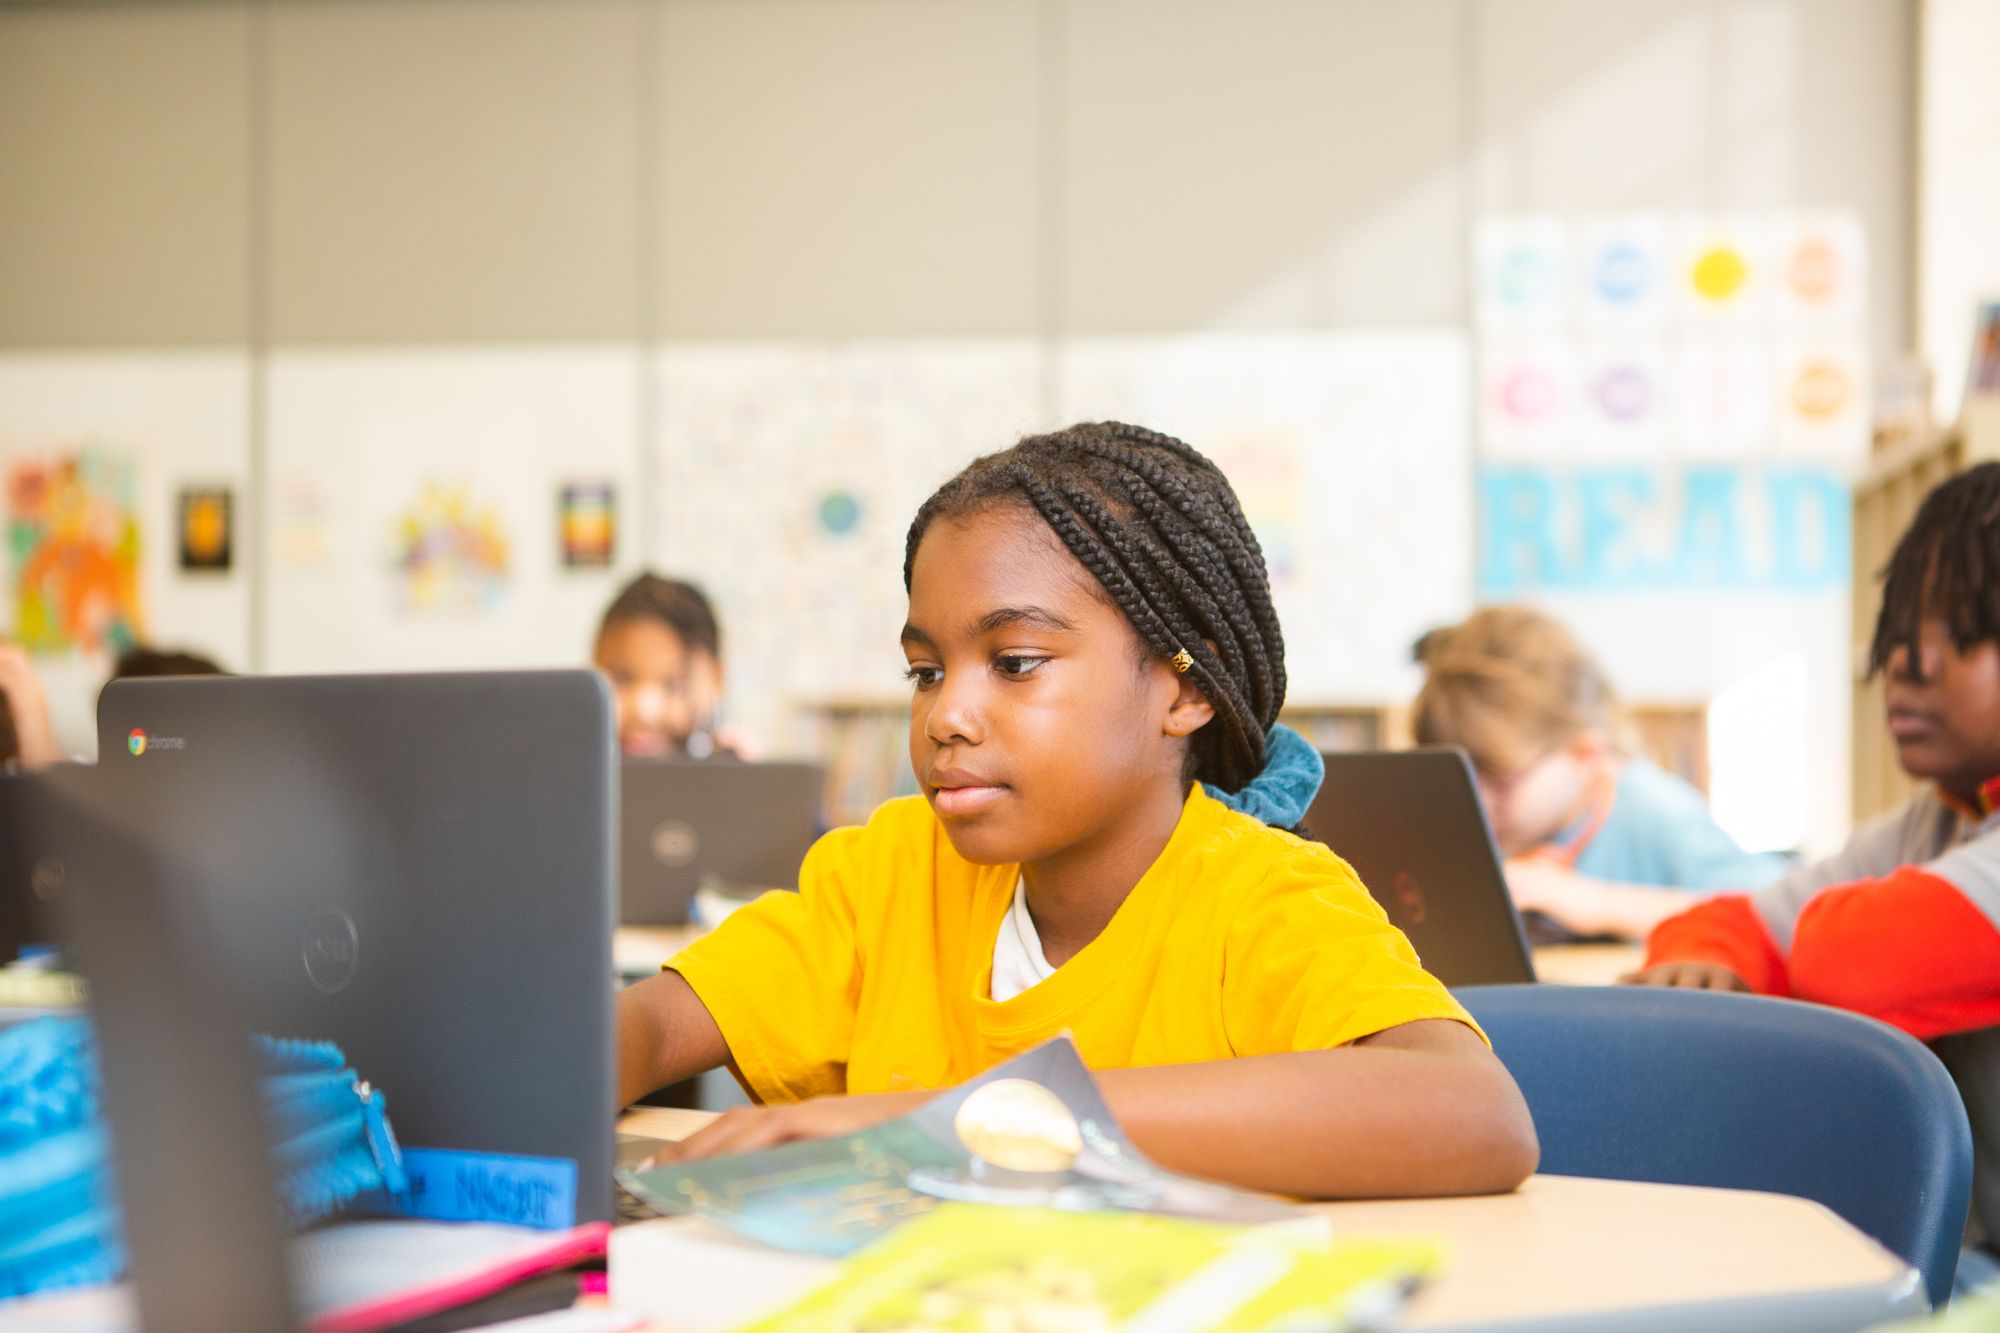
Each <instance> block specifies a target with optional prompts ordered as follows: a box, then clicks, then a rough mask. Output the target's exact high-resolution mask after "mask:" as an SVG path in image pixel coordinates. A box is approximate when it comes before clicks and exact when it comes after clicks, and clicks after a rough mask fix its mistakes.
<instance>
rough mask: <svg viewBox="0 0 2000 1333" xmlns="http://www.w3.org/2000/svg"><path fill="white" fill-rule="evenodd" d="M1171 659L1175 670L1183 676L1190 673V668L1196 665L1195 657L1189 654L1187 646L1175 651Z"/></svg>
mask: <svg viewBox="0 0 2000 1333" xmlns="http://www.w3.org/2000/svg"><path fill="white" fill-rule="evenodd" d="M1169 660H1170V661H1171V662H1173V664H1174V671H1175V672H1176V673H1177V674H1179V675H1183V676H1185V675H1186V674H1187V673H1188V668H1189V667H1191V666H1193V665H1194V658H1193V657H1192V656H1190V655H1189V653H1188V650H1187V649H1185V648H1183V649H1181V650H1180V651H1179V652H1177V653H1175V654H1174V655H1173V657H1172V658H1170V659H1169Z"/></svg>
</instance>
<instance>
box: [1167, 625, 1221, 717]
mask: <svg viewBox="0 0 2000 1333" xmlns="http://www.w3.org/2000/svg"><path fill="white" fill-rule="evenodd" d="M1203 642H1204V643H1207V644H1208V651H1209V652H1211V653H1213V652H1214V651H1215V643H1214V642H1213V641H1212V640H1206V639H1205V640H1203ZM1167 669H1168V670H1169V671H1171V670H1173V668H1172V667H1169V668H1167ZM1174 683H1175V684H1176V685H1177V686H1179V689H1178V691H1177V692H1176V693H1175V695H1174V701H1173V704H1172V706H1170V707H1169V708H1168V709H1167V735H1169V736H1192V735H1194V734H1195V733H1196V732H1197V731H1200V730H1201V729H1202V728H1203V727H1205V726H1207V725H1208V723H1209V720H1210V719H1211V718H1213V717H1214V716H1215V705H1214V704H1212V703H1210V702H1209V701H1208V696H1207V695H1205V694H1203V693H1202V692H1201V691H1200V690H1198V689H1196V688H1195V683H1194V682H1193V681H1191V680H1189V679H1188V678H1187V677H1186V676H1182V675H1176V676H1175V677H1174Z"/></svg>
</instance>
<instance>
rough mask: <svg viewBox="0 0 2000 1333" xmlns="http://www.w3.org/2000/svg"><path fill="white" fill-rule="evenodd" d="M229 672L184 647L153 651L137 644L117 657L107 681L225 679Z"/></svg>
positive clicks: (151, 648)
mask: <svg viewBox="0 0 2000 1333" xmlns="http://www.w3.org/2000/svg"><path fill="white" fill-rule="evenodd" d="M228 674H229V673H228V672H226V671H224V670H223V669H222V668H221V666H219V665H217V663H216V662H215V660H214V659H213V658H209V657H204V656H202V655H201V654H200V653H196V652H190V651H188V650H187V649H185V648H153V647H148V646H145V645H139V646H136V647H132V648H127V649H126V650H125V651H124V652H122V653H120V654H118V661H117V663H116V664H114V665H113V666H112V668H111V679H113V680H129V679H132V678H134V677H141V676H226V675H228Z"/></svg>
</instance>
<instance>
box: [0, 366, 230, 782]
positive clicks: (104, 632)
mask: <svg viewBox="0 0 2000 1333" xmlns="http://www.w3.org/2000/svg"><path fill="white" fill-rule="evenodd" d="M250 403H251V394H250V360H249V356H248V354H247V353H243V352H218V351H201V352H171V351H151V352H80V351H78V352H60V353H34V352H20V351H16V352H8V353H5V354H0V525H4V527H5V528H6V530H7V534H8V540H7V541H6V542H5V543H0V552H4V554H0V603H4V606H0V634H11V633H13V632H14V630H15V626H16V623H17V621H18V619H19V618H21V617H22V616H23V615H24V613H25V614H26V615H27V616H29V617H45V619H44V620H43V626H42V628H41V629H40V630H38V631H37V633H38V634H39V635H40V636H41V639H42V642H43V643H44V644H46V645H48V647H47V648H46V649H45V651H44V655H43V656H42V658H41V660H40V661H39V662H38V663H37V670H38V671H39V672H40V674H41V677H42V680H43V683H44V685H45V686H46V687H47V690H48V698H49V708H50V712H51V714H52V715H53V717H54V721H55V727H56V737H57V740H58V742H59V744H60V745H61V746H62V748H63V750H64V751H65V752H66V753H70V754H80V755H88V754H92V753H94V752H95V750H96V744H97V741H96V737H97V723H96V708H97V693H98V690H99V688H100V687H101V686H102V685H103V684H104V670H105V668H106V666H107V665H108V664H109V663H108V660H107V657H106V654H108V653H110V652H112V651H113V650H114V649H115V648H116V647H117V646H118V645H120V644H122V643H124V642H125V641H126V640H127V639H128V638H130V637H133V636H139V635H142V634H143V635H144V636H145V637H148V638H158V639H160V640H163V641H165V642H168V643H172V644H174V645H176V646H184V647H188V648H192V649H194V650H196V651H198V652H201V653H203V654H205V655H207V656H210V657H213V658H214V659H216V660H217V661H219V662H221V663H223V664H224V665H226V666H229V667H232V668H234V669H237V670H243V669H247V668H249V667H251V666H252V665H254V662H253V658H252V655H251V647H252V645H251V643H250V621H251V614H250V609H251V608H250V585H249V581H248V580H245V579H238V578H229V577H216V576H202V577H191V576H190V575H189V574H187V573H186V572H184V571H183V570H182V568H181V564H180V559H181V543H180V540H179V535H180V534H179V522H180V510H179V502H180V495H179V488H180V486H181V485H182V484H184V483H187V484H192V483H195V482H198V483H199V484H200V485H201V486H203V487H212V488H215V489H228V490H231V491H233V492H234V493H235V494H237V495H239V496H240V495H241V494H242V487H243V485H244V481H245V478H246V476H247V468H248V466H249V457H250ZM65 462H67V463H69V464H71V465H74V466H75V468H76V477H77V481H78V483H79V485H78V487H77V488H70V489H68V492H67V493H68V494H70V495H72V496H80V495H87V496H88V497H89V498H88V499H87V500H86V501H85V502H84V503H83V504H82V505H81V506H80V507H78V508H74V509H71V510H68V511H63V510H61V509H60V507H59V508H58V509H57V510H56V511H55V512H50V511H47V510H43V511H42V513H41V514H40V515H39V516H36V515H32V514H24V513H22V512H20V511H19V507H17V506H15V505H14V504H13V503H12V502H11V501H10V500H9V498H8V491H9V487H8V482H9V479H10V478H14V477H19V478H21V479H22V480H24V481H26V480H28V479H29V478H32V477H39V478H40V479H41V480H40V482H38V483H36V485H38V486H40V487H41V489H42V490H43V492H44V493H45V494H54V493H59V492H63V491H64V490H65V487H64V486H63V485H62V484H61V483H60V482H57V481H56V478H55V476H54V474H55V473H58V472H60V470H61V467H62V465H63V464H65ZM51 482H55V484H54V485H53V486H50V485H49V484H48V483H51ZM40 503H41V502H39V501H38V502H36V504H40ZM26 507H27V508H29V509H32V508H34V506H32V505H29V506H26ZM93 511H94V513H95V517H94V518H92V517H88V516H87V515H89V514H91V513H92V512H93ZM232 517H240V515H232ZM44 518H47V519H52V520H53V523H54V529H53V530H60V529H62V528H64V527H65V526H67V527H68V530H69V531H70V532H71V533H72V534H76V533H82V534H85V535H84V536H82V537H81V538H80V540H81V542H82V543H83V544H85V545H90V546H95V547H96V548H97V549H98V551H99V556H94V557H91V558H90V561H89V563H90V565H91V567H92V568H94V570H95V571H96V572H95V573H86V572H85V571H84V570H83V569H82V568H78V569H76V570H73V571H72V570H67V569H66V570H65V571H64V572H62V573H60V574H58V573H56V572H55V571H54V569H53V567H51V566H46V565H45V566H44V567H43V573H44V574H47V575H49V576H50V577H49V578H48V579H39V580H34V579H31V582H36V583H38V588H37V589H24V588H23V586H22V578H23V574H24V569H23V566H22V565H21V563H20V560H21V557H22V556H23V555H24V554H29V553H32V552H34V551H36V550H38V549H49V548H47V547H45V546H44V545H43V543H42V541H41V539H40V538H39V537H37V536H36V535H35V534H36V533H37V532H50V531H52V529H50V528H49V527H48V526H47V525H45V524H44V522H43V519H44ZM17 520H18V521H19V527H18V528H17V526H16V524H17ZM127 522H129V523H130V524H131V525H132V530H133V532H134V533H136V539H137V545H136V548H134V549H133V550H132V552H131V554H130V558H129V559H128V558H127V556H126V555H125V554H124V553H122V552H120V551H119V549H118V546H117V541H118V539H117V538H115V537H113V536H110V535H109V534H110V533H111V532H112V531H113V530H116V529H118V528H121V527H123V526H124V525H125V524H126V523H127ZM17 536H18V537H19V539H20V540H19V541H16V540H15V538H16V537H17ZM107 547H108V548H109V551H110V553H109V554H108V555H104V554H103V553H104V551H105V549H106V548H107ZM243 556H244V552H243V551H242V550H240V549H238V550H233V551H232V553H231V559H232V561H233V560H236V559H238V558H242V557H243ZM99 557H102V558H99ZM106 561H108V565H107V563H106ZM51 579H52V580H53V581H50V580H51ZM93 584H94V585H95V587H96V589H97V591H96V592H95V593H86V592H84V591H82V589H83V588H84V587H85V585H93ZM121 587H122V588H124V589H125V591H123V592H122V593H121V592H117V591H112V590H113V589H117V588H121ZM62 589H71V590H62ZM24 592H27V593H28V595H27V596H26V597H25V598H24V596H23V593H24ZM65 600H67V601H68V602H69V604H70V613H69V614H70V615H71V617H72V619H71V622H70V627H69V628H65V626H64V621H65V613H64V612H63V611H62V610H61V609H60V608H61V607H62V605H63V603H64V601H65ZM24 601H25V602H26V603H27V604H26V605H24ZM85 605H89V606H94V607H96V608H97V609H96V610H95V611H87V610H85V609H84V607H85ZM77 616H80V617H81V619H80V620H78V619H75V617H77ZM48 654H54V655H48Z"/></svg>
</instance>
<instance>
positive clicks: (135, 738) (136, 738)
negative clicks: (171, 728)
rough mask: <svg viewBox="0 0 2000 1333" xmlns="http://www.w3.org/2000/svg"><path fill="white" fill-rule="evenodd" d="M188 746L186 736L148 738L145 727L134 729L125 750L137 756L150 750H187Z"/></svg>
mask: <svg viewBox="0 0 2000 1333" xmlns="http://www.w3.org/2000/svg"><path fill="white" fill-rule="evenodd" d="M187 745H188V743H187V738H186V737H184V736H148V735H147V734H146V731H145V728H143V727H134V728H132V734H131V735H129V736H127V737H126V738H125V748H126V749H128V750H130V751H131V752H132V753H133V754H134V755H135V756H137V755H142V754H144V753H146V751H148V750H185V749H187Z"/></svg>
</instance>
